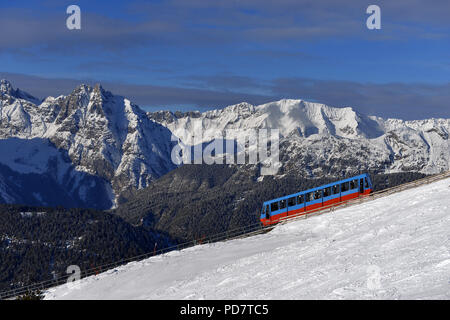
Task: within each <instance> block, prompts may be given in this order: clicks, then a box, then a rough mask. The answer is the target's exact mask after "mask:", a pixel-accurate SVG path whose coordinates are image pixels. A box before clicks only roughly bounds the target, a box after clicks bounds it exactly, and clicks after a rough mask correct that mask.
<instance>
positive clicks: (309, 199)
mask: <svg viewBox="0 0 450 320" xmlns="http://www.w3.org/2000/svg"><path fill="white" fill-rule="evenodd" d="M311 199H312V192H309V193H307V194H305V202H310V201H311Z"/></svg>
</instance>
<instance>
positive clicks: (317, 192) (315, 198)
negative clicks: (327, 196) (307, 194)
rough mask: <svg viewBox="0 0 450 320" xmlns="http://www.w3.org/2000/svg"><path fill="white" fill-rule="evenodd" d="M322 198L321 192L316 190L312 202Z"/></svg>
mask: <svg viewBox="0 0 450 320" xmlns="http://www.w3.org/2000/svg"><path fill="white" fill-rule="evenodd" d="M320 198H322V190H317V191H316V192H314V200H317V199H320Z"/></svg>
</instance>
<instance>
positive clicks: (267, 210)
mask: <svg viewBox="0 0 450 320" xmlns="http://www.w3.org/2000/svg"><path fill="white" fill-rule="evenodd" d="M268 213H269V205H267V206H266V214H268Z"/></svg>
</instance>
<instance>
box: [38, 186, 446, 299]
mask: <svg viewBox="0 0 450 320" xmlns="http://www.w3.org/2000/svg"><path fill="white" fill-rule="evenodd" d="M76 284H77V285H76V286H70V287H69V286H68V285H63V286H59V287H57V288H53V289H50V290H48V291H47V292H46V297H45V298H46V299H450V179H445V180H441V181H439V182H435V183H432V184H430V185H425V186H421V187H418V188H414V189H410V190H406V191H403V192H401V193H396V194H393V195H390V196H387V197H384V198H380V199H377V200H374V201H369V202H367V203H363V204H360V205H355V206H352V207H348V208H343V209H339V210H336V211H335V212H333V213H327V214H323V215H320V216H315V217H311V218H308V219H304V220H299V221H294V222H290V223H287V224H284V225H280V226H278V227H276V228H275V229H274V230H272V231H271V232H269V233H267V234H263V235H257V236H254V237H250V238H245V239H237V240H231V241H227V242H220V243H214V244H207V245H200V246H195V247H192V248H188V249H185V250H182V251H173V252H170V253H168V254H164V255H160V256H155V257H152V258H149V259H146V260H143V261H140V262H133V263H129V264H127V265H125V266H122V267H119V268H116V269H112V270H109V271H107V272H105V273H102V274H99V275H97V276H92V277H89V278H85V279H82V280H80V281H79V282H77V283H76Z"/></svg>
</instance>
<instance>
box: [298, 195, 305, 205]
mask: <svg viewBox="0 0 450 320" xmlns="http://www.w3.org/2000/svg"><path fill="white" fill-rule="evenodd" d="M303 202H304V196H303V195H299V196H297V204H302V203H303Z"/></svg>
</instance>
